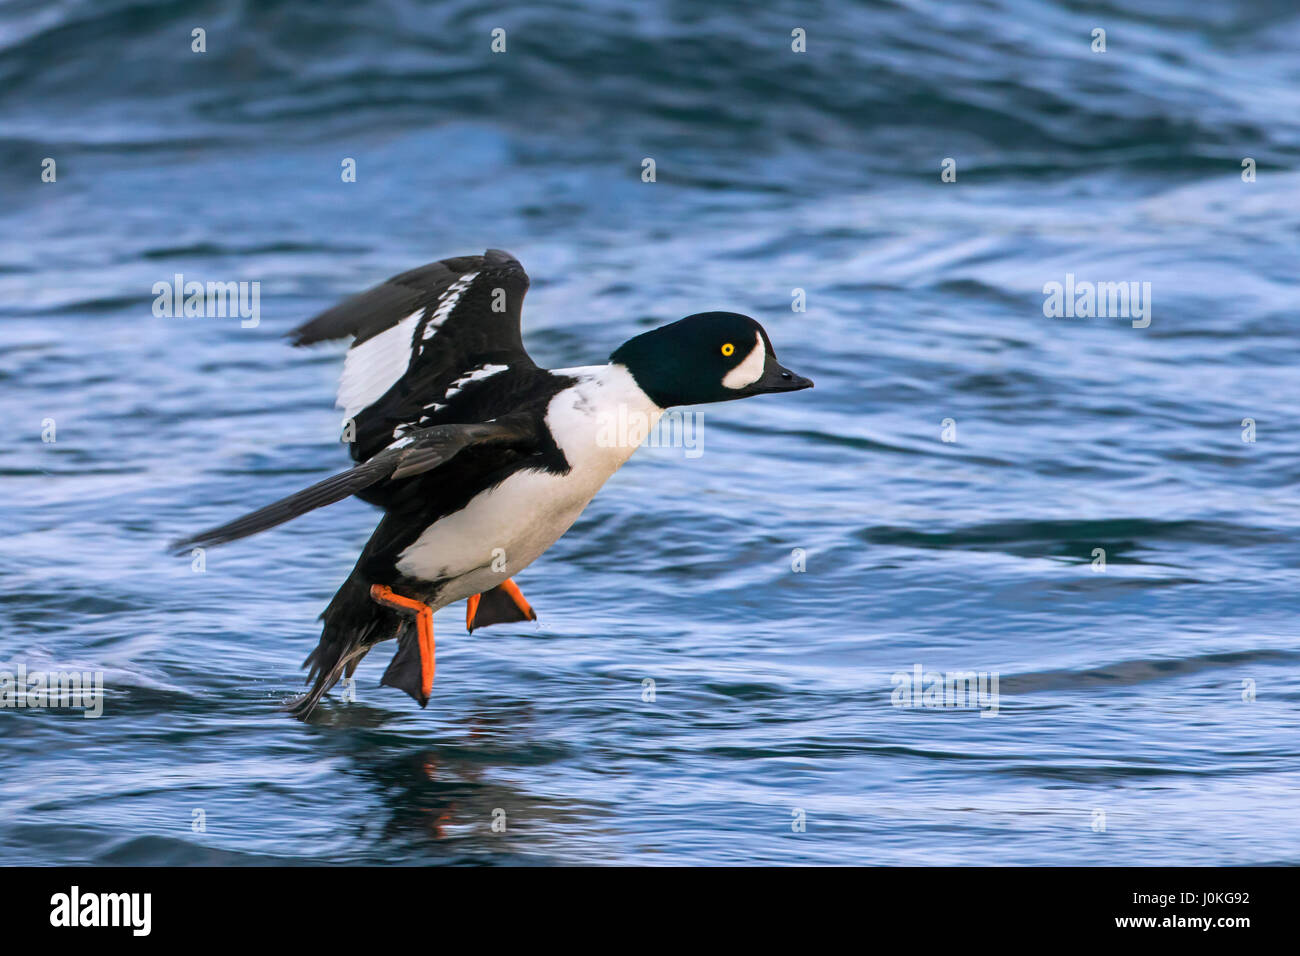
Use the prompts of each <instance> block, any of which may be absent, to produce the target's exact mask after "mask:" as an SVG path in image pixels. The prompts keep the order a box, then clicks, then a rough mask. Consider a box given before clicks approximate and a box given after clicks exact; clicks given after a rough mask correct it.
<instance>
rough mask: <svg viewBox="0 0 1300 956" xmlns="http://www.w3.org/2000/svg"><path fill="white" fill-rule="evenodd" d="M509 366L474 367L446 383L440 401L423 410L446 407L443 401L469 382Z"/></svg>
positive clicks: (438, 409) (436, 409) (433, 410)
mask: <svg viewBox="0 0 1300 956" xmlns="http://www.w3.org/2000/svg"><path fill="white" fill-rule="evenodd" d="M509 367H510V366H509V365H480V366H479V367H478V368H476V369H474V371H472V372H468V373H466V374H464V375H462V376H461V377H460V378H458V379H456V381H454V382H452V383H451V384H450V385H448V386H447V394H445V395H443V396H442V402H431V403H430V404H428V405H425V406H424V409H425V411H430V412H440V411H442V410H443V409H444V408H446V407H447V406H446V405H445V404H443V402H446V400H447V399H449V398H451V397H452V396H453V395H455V394H457V393H458V392H460V390H461V389H463V388H464V387H465V386H466V385H468V384H469V383H470V382H477V381H481V380H482V379H485V378H490V377H492V376H493V375H496V374H497V373H498V372H504V371H505V370H506V369H508V368H509Z"/></svg>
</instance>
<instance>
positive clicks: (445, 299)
mask: <svg viewBox="0 0 1300 956" xmlns="http://www.w3.org/2000/svg"><path fill="white" fill-rule="evenodd" d="M477 278H478V273H477V272H466V273H465V274H464V275H463V276H461V277H460V278H459V279H457V280H456V281H455V282H453V283H452V284H451V285H449V286H447V291H446V292H444V293H443V294H442V298H440V299H439V300H438V307H437V308H436V309H434V310H433V315H432V316H430V318H429V324H428V325H426V326H425V327H424V334H423V335H422V336H421V338H422V339H431V338H433V336H434V334H435V333H436V332H437V331H438V328H439V326H441V325H442V323H443V322H446V321H447V316H449V315H451V310H452V309H454V308H456V303H457V302H459V301H460V297H461V295H462V294H464V292H465V290H466V289H468V288H469V284H470V283H471V282H473V281H474V280H475V279H477Z"/></svg>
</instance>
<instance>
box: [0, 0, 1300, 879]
mask: <svg viewBox="0 0 1300 956" xmlns="http://www.w3.org/2000/svg"><path fill="white" fill-rule="evenodd" d="M1142 6H1143V7H1145V8H1146V9H1145V10H1144V12H1141V13H1135V12H1133V11H1131V10H1130V9H1129V5H1127V4H1104V3H1103V4H1090V5H1087V6H1079V5H1075V4H1070V3H1065V4H1060V3H1051V2H1045V0H1040V2H984V3H980V4H973V5H954V4H948V3H940V2H934V3H928V2H917V3H890V4H881V5H871V6H857V5H853V6H850V5H847V4H834V5H829V4H828V5H820V6H819V8H818V9H817V10H816V11H809V10H807V9H806V8H803V7H802V5H801V6H800V7H798V8H796V7H794V6H789V7H786V8H782V7H780V6H779V5H777V6H771V7H770V8H769V9H766V10H758V9H756V8H753V7H752V6H751V5H747V4H739V3H736V4H711V5H709V6H708V8H707V11H708V12H705V10H704V9H702V8H701V7H700V6H699V5H697V4H688V3H671V2H670V3H655V4H646V5H643V6H634V7H628V6H625V5H621V4H619V5H616V4H612V3H610V4H606V3H599V2H587V3H570V4H562V5H555V6H550V7H547V8H539V7H537V6H535V5H529V6H528V7H521V6H518V5H500V4H495V3H483V2H478V0H476V2H473V3H470V2H455V3H442V4H437V5H428V6H426V5H422V4H416V3H412V2H406V0H392V2H388V3H383V4H373V5H360V4H354V3H340V2H328V3H313V4H310V5H292V4H280V3H255V2H245V3H235V2H226V3H223V2H213V3H208V4H199V5H197V6H196V7H195V8H194V10H193V11H192V12H180V10H179V9H178V7H177V6H176V5H173V4H164V3H161V2H144V3H132V4H127V3H123V2H103V0H97V2H65V3H52V2H18V3H11V4H9V5H8V6H7V7H6V8H5V10H4V11H3V13H0V191H2V192H0V195H3V199H4V202H3V204H2V206H0V314H2V315H3V324H2V325H0V342H3V354H2V356H0V396H2V403H0V414H2V415H3V420H4V422H5V424H6V425H7V426H8V428H9V435H10V440H9V441H7V442H6V443H5V444H4V445H3V447H2V448H0V455H2V456H3V457H2V458H0V473H2V474H3V476H4V487H5V488H6V490H7V493H6V494H5V495H4V499H3V503H2V504H0V509H2V512H3V513H2V514H0V520H2V521H3V524H4V526H5V528H6V529H7V534H6V535H5V536H4V537H3V538H2V539H0V573H2V574H3V577H2V579H0V580H3V585H2V586H0V587H2V591H0V624H2V626H0V662H7V664H8V665H10V666H16V665H17V664H19V663H23V664H25V665H26V666H27V667H28V668H29V669H33V670H36V669H59V670H62V669H67V668H73V667H75V668H79V669H87V670H98V671H103V672H104V681H105V686H106V700H105V705H104V715H103V716H102V717H101V718H100V719H98V720H86V719H83V718H82V717H81V716H80V715H79V714H77V713H75V712H69V711H44V712H32V711H5V712H0V734H2V737H0V766H3V774H2V775H0V853H2V855H3V858H4V859H5V860H6V861H8V862H26V863H123V864H125V863H218V864H225V863H267V862H324V861H331V862H347V863H449V862H506V863H510V862H513V863H577V862H584V863H627V862H639V863H665V864H682V863H713V864H719V863H721V864H729V863H742V862H763V863H918V864H952V863H976V864H994V863H1027V864H1028V863H1079V864H1102V863H1121V864H1129V863H1170V864H1173V863H1182V864H1205V863H1277V862H1290V863H1295V862H1297V861H1300V852H1298V851H1297V845H1298V843H1300V814H1297V812H1296V808H1297V787H1298V786H1300V773H1298V772H1297V761H1296V758H1297V742H1296V741H1297V736H1296V733H1295V719H1296V713H1297V705H1298V704H1300V678H1298V676H1297V674H1298V671H1297V664H1298V663H1300V649H1297V646H1296V622H1295V613H1296V600H1295V594H1296V590H1297V588H1296V585H1297V582H1298V576H1297V572H1296V568H1297V565H1300V545H1298V544H1297V528H1298V526H1300V506H1298V505H1297V500H1296V495H1295V476H1296V467H1297V446H1296V441H1295V423H1294V415H1295V403H1296V398H1297V393H1296V388H1295V372H1294V369H1295V367H1296V365H1297V363H1298V362H1300V347H1298V346H1297V337H1296V334H1295V331H1296V323H1295V320H1294V310H1295V302H1296V294H1297V281H1296V277H1295V276H1296V264H1297V259H1296V255H1295V247H1296V241H1297V234H1298V233H1300V203H1298V202H1297V196H1298V195H1300V172H1298V171H1297V170H1298V169H1300V122H1297V116H1300V112H1298V111H1297V106H1300V96H1298V95H1297V89H1300V86H1298V85H1297V80H1300V29H1297V28H1298V27H1300V22H1298V18H1297V14H1296V12H1295V9H1294V7H1293V5H1292V4H1289V3H1282V2H1276V3H1270V2H1255V3H1237V4H1229V5H1222V6H1219V7H1207V6H1205V5H1193V4H1184V3H1172V2H1169V3H1159V4H1144V5H1142ZM198 26H201V27H204V28H205V29H206V31H207V50H208V52H206V53H204V54H195V53H193V52H191V50H190V35H191V33H190V31H191V30H192V29H193V28H194V27H198ZM496 27H503V28H505V29H506V31H507V52H506V53H505V54H504V55H501V54H492V53H491V52H490V51H489V44H490V42H491V37H490V34H491V31H492V30H493V29H494V28H496ZM795 27H801V28H803V29H805V30H806V32H807V37H808V41H807V42H808V52H807V53H806V54H802V55H801V54H795V53H793V52H791V49H790V42H791V39H790V32H791V30H792V29H793V28H795ZM1094 27H1103V28H1105V29H1106V30H1107V51H1106V52H1105V53H1104V54H1103V53H1094V52H1093V51H1092V50H1091V49H1090V43H1091V33H1092V30H1093V28H1094ZM45 157H51V158H53V159H55V160H56V162H57V181H56V182H54V183H43V182H41V180H40V170H41V161H42V159H43V158H45ZM646 157H650V158H653V159H655V161H656V174H657V181H656V182H654V183H645V182H642V180H641V171H642V160H643V159H644V158H646ZM946 157H952V158H954V159H956V161H957V181H956V182H953V183H944V182H941V178H940V170H941V164H942V162H943V160H944V158H946ZM1244 157H1250V158H1252V159H1254V160H1255V163H1256V165H1257V173H1258V175H1257V180H1256V181H1255V182H1253V183H1246V182H1243V180H1242V177H1241V171H1242V166H1241V163H1242V159H1243V158H1244ZM345 158H352V159H354V160H355V161H356V165H357V181H356V182H355V183H343V182H342V181H341V176H340V169H341V163H342V162H343V160H344V159H345ZM487 246H496V247H501V248H505V249H509V250H511V251H512V252H513V253H515V254H516V255H517V256H518V257H519V258H520V259H521V261H522V262H523V263H524V264H525V266H526V267H527V268H528V270H529V272H530V273H531V275H532V277H533V289H532V292H531V293H530V295H529V299H528V303H527V305H526V307H525V331H526V341H527V344H528V346H529V348H530V350H531V351H532V353H533V355H534V356H535V357H536V358H537V360H538V361H539V362H541V363H543V364H547V365H551V366H553V367H559V366H569V365H576V364H583V363H589V362H598V361H601V360H603V358H604V357H605V356H606V355H607V354H608V353H609V351H610V350H612V349H613V348H614V347H615V346H616V345H618V344H619V343H620V342H622V341H623V340H624V339H626V338H628V337H629V336H630V335H632V334H634V333H635V332H637V331H640V330H642V329H643V328H646V327H651V326H653V325H656V324H662V323H664V322H667V321H671V320H674V319H676V318H678V317H680V316H682V315H685V314H688V313H691V312H695V311H701V310H705V309H712V308H730V309H737V310H740V311H744V312H748V313H750V314H753V315H755V316H757V317H759V318H760V320H761V321H763V322H764V324H765V325H766V326H767V328H768V330H769V332H770V333H771V335H772V337H773V339H774V341H775V343H776V345H777V348H778V352H779V354H780V356H781V359H782V361H783V362H784V363H785V364H787V365H788V366H789V367H791V368H793V369H795V370H796V371H799V372H801V373H803V374H807V375H810V376H811V377H813V378H814V379H815V380H816V382H817V388H816V389H815V390H814V391H811V392H802V393H799V394H797V395H787V396H773V397H768V398H762V399H755V400H752V401H747V402H738V403H732V404H728V405H723V406H716V407H710V408H705V409H703V416H704V431H703V434H702V438H703V446H702V450H703V453H702V454H700V455H698V456H697V457H691V456H688V455H687V454H686V453H685V451H684V450H683V449H681V448H658V449H645V450H643V451H641V452H639V453H638V454H637V456H636V457H635V458H634V459H633V460H632V462H631V463H629V465H628V466H627V467H625V468H624V469H623V471H621V472H620V473H619V474H617V475H616V476H615V477H614V479H613V480H612V481H611V482H610V483H609V485H608V486H607V487H606V488H605V490H604V491H603V492H602V493H601V495H599V496H598V497H597V499H596V501H595V502H594V503H593V505H592V506H591V507H590V508H589V509H588V511H587V512H586V514H585V515H584V516H583V517H582V519H581V520H580V521H579V522H578V524H577V525H576V526H575V527H574V528H573V530H572V531H571V532H570V533H569V534H568V536H566V537H565V538H563V539H562V540H561V541H560V542H559V543H558V544H557V545H556V546H555V547H554V548H553V549H552V550H551V551H550V552H548V553H547V554H546V555H545V556H544V557H543V558H542V559H541V560H540V561H538V562H537V563H536V564H535V565H533V566H532V567H531V568H529V569H527V570H526V571H524V572H523V573H522V574H520V575H519V581H520V583H521V586H522V588H523V590H524V592H525V593H526V594H527V595H528V597H529V599H530V600H531V601H532V603H533V604H534V606H535V607H536V608H537V609H538V611H539V614H540V617H541V623H542V625H544V626H542V627H537V626H536V625H531V624H530V625H527V626H506V627H497V628H493V629H491V630H488V631H484V632H480V633H476V634H475V635H473V636H472V637H469V636H466V635H465V633H464V629H463V618H462V611H461V608H460V607H459V606H455V607H452V608H448V609H447V610H445V611H444V612H441V613H440V614H439V616H438V621H437V629H438V634H439V661H438V677H437V683H436V685H435V692H434V696H433V699H432V701H431V703H430V705H429V707H428V709H427V710H425V711H421V710H419V709H418V708H417V707H415V706H414V704H413V703H412V702H411V701H410V700H409V699H408V698H407V697H405V696H404V695H402V694H400V693H398V692H396V691H392V690H389V689H380V688H379V687H378V686H377V685H378V679H379V675H380V673H381V672H382V669H383V667H384V665H385V664H386V662H387V660H388V657H389V656H390V654H389V650H388V648H389V647H391V645H388V646H385V647H384V648H382V649H381V651H380V652H377V653H375V654H373V655H371V657H370V658H369V659H368V660H367V661H366V663H365V665H364V666H363V667H362V670H361V672H360V680H359V683H358V696H359V700H358V702H357V703H355V704H341V703H339V702H338V701H337V699H334V700H333V701H332V702H330V703H327V704H326V705H325V706H324V707H323V708H322V710H321V711H320V713H319V719H318V720H317V721H316V722H315V723H313V724H311V725H306V726H304V725H302V724H299V723H297V722H295V721H293V720H290V719H287V718H286V717H285V716H284V715H283V714H282V713H281V712H280V711H279V710H278V709H277V708H278V705H279V704H280V703H281V702H283V701H284V700H285V699H287V698H288V697H290V696H291V695H292V694H294V693H296V692H297V691H298V690H299V688H300V684H299V680H300V672H299V671H298V669H297V667H298V664H299V663H300V661H301V660H302V658H303V657H304V656H305V655H306V653H307V652H308V650H309V649H310V648H311V647H312V646H314V644H315V642H316V639H317V637H318V634H319V630H318V625H317V623H316V621H315V617H316V615H317V614H318V613H319V611H320V610H321V609H322V607H323V606H324V604H325V603H326V601H327V600H328V598H329V597H330V595H331V594H332V593H333V591H334V589H335V588H336V587H337V586H338V584H339V583H340V582H341V581H342V580H343V578H344V576H345V575H346V573H347V571H348V569H349V568H350V566H351V563H352V561H353V559H354V557H355V554H356V552H357V550H358V549H359V548H360V546H361V545H362V543H363V542H364V541H365V539H366V537H367V536H368V534H369V532H370V529H371V528H372V526H373V524H374V521H375V515H374V513H373V511H371V510H370V509H369V508H368V507H367V506H365V505H362V504H360V503H357V502H346V503H344V504H341V505H337V506H335V507H333V508H331V509H329V510H328V511H326V512H322V513H318V514H315V515H312V516H309V517H307V518H304V519H302V520H300V521H298V522H296V523H294V524H292V525H289V526H286V527H284V528H282V529H279V530H276V531H274V532H271V533H270V534H267V535H265V536H262V537H260V538H255V539H251V540H249V541H247V542H242V543H238V544H235V545H232V546H229V547H226V548H223V549H217V550H213V551H211V552H210V553H209V554H208V562H207V567H206V571H204V572H203V573H195V572H194V571H193V570H191V566H190V563H189V562H188V561H187V560H185V559H172V558H168V557H167V556H166V555H165V554H164V552H163V548H164V545H165V543H166V542H167V541H168V540H170V539H171V538H173V537H175V536H177V535H179V534H182V533H185V532H190V531H194V530H197V529H199V528H202V527H206V526H209V525H211V524H213V523H216V522H218V521H222V520H225V519H227V518H229V517H232V516H233V515H235V514H237V513H239V512H241V511H243V510H247V509H249V508H252V507H255V506H257V505H260V504H262V503H265V502H266V501H269V500H271V499H273V498H275V497H278V496H280V495H282V494H285V493H288V492H290V491H292V490H295V489H296V488H298V487H300V486H302V485H304V484H306V483H308V482H310V481H312V480H315V479H317V478H319V477H322V476H324V475H326V474H329V473H331V472H332V471H334V470H337V469H339V468H341V467H343V466H344V464H345V461H346V459H345V455H344V451H343V449H342V447H341V446H339V445H338V444H337V441H336V438H337V423H338V413H337V411H336V410H334V409H333V408H332V407H331V403H332V400H333V386H334V379H335V376H336V374H337V372H338V369H339V367H340V364H341V359H340V355H339V350H338V349H336V348H329V347H326V348H322V349H317V350H294V349H291V348H290V347H288V346H287V345H286V344H285V343H284V341H283V340H282V339H281V338H280V336H281V334H282V333H283V332H285V331H287V330H288V329H289V328H291V327H292V326H294V325H295V324H297V323H298V322H300V321H302V320H303V319H305V318H307V317H309V316H311V315H312V314H313V313H314V312H316V311H317V310H320V309H322V308H324V307H326V306H328V305H330V304H331V303H333V302H334V301H336V300H337V299H339V298H340V297H342V296H344V295H347V294H349V293H351V292H353V291H356V290H357V289H360V288H362V287H364V286H366V285H368V284H370V283H372V282H374V281H376V280H378V279H380V278H383V277H385V276H387V275H390V274H392V273H395V272H397V271H400V270H402V269H406V268H409V267H412V266H414V265H417V264H420V263H422V262H425V261H428V260H431V259H435V258H439V257H442V256H446V255H456V254H465V253H472V252H477V251H481V250H482V249H483V248H485V247H487ZM176 273H181V274H183V275H184V276H185V277H186V278H187V279H197V280H200V281H209V280H212V281H258V282H260V284H261V285H260V292H261V300H260V305H261V313H260V324H258V325H257V326H256V327H254V328H241V326H240V322H239V321H238V320H237V319H230V318H205V319H176V318H156V317H154V315H153V314H152V312H151V305H152V301H153V293H152V292H151V289H152V286H153V284H154V283H156V282H165V281H170V280H171V279H172V277H173V276H174V275H175V274H176ZM1067 274H1073V275H1074V276H1075V277H1076V278H1077V279H1078V280H1080V281H1092V282H1111V281H1115V282H1118V281H1125V282H1128V281H1134V282H1139V283H1142V282H1149V283H1151V290H1152V291H1151V305H1152V308H1151V313H1150V315H1151V323H1150V325H1149V327H1147V328H1134V327H1133V326H1132V322H1131V321H1129V320H1127V319H1123V318H1113V317H1108V318H1047V317H1045V316H1044V313H1043V303H1044V294H1043V287H1044V285H1045V283H1048V282H1054V281H1055V282H1064V281H1065V277H1066V275H1067ZM795 289H803V290H804V292H805V294H806V299H807V311H806V312H802V313H799V312H794V311H792V308H791V304H792V301H793V300H792V295H793V290H795ZM1247 418H1249V419H1252V420H1253V421H1254V423H1255V441H1254V442H1253V443H1252V442H1246V441H1243V434H1244V433H1245V431H1246V429H1247V427H1248V426H1243V424H1242V421H1243V419H1247ZM46 419H52V420H53V423H54V428H55V429H56V431H55V437H56V441H54V442H44V441H42V432H43V430H45V429H46V427H47V426H46V425H44V424H43V422H44V421H45V420H46ZM945 419H951V420H952V422H953V424H952V426H950V428H955V436H954V435H953V434H952V433H951V431H950V432H949V435H948V437H955V438H956V440H955V441H951V442H949V441H944V440H943V439H944V434H943V429H944V425H943V423H944V420H945ZM796 548H799V549H803V550H804V552H805V561H806V570H805V571H803V572H796V571H794V570H792V564H793V563H795V557H794V556H793V552H794V549H796ZM1098 548H1100V549H1103V550H1104V557H1105V569H1104V571H1102V570H1100V568H1099V567H1095V565H1096V559H1095V558H1094V550H1095V549H1098ZM918 664H919V665H921V667H922V668H923V669H924V670H925V671H950V670H975V671H986V672H990V673H991V674H992V673H996V674H997V675H998V677H999V698H998V709H997V715H996V717H993V718H984V717H981V716H980V708H978V707H964V708H961V707H953V708H948V707H943V708H927V707H917V708H906V707H896V706H893V705H892V703H891V693H892V691H893V689H894V684H893V683H892V680H891V679H892V678H893V677H894V675H895V674H909V673H911V672H912V669H913V667H914V666H915V665H918ZM646 679H650V680H653V681H654V682H655V684H654V688H655V694H654V700H653V701H652V702H651V701H645V700H643V688H644V684H643V681H645V680H646ZM1252 688H1253V697H1254V699H1253V700H1251V699H1250V698H1251V697H1252ZM497 810H501V811H504V814H505V819H506V821H507V829H506V831H505V832H504V833H500V832H493V830H492V821H493V817H494V811H497ZM800 812H802V815H803V817H802V818H803V820H804V821H805V823H806V831H805V832H795V829H796V827H795V826H794V825H795V824H797V823H798V822H799V820H800V815H799V814H800ZM497 816H498V817H499V816H500V814H497ZM200 818H201V821H202V823H203V827H204V828H203V829H199V830H196V827H197V826H198V823H197V822H196V821H198V820H200ZM1103 827H1104V828H1103Z"/></svg>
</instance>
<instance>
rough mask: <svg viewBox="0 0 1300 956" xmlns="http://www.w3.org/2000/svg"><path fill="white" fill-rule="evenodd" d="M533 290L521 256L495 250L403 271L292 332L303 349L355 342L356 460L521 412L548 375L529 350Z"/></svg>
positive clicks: (347, 371) (351, 364)
mask: <svg viewBox="0 0 1300 956" xmlns="http://www.w3.org/2000/svg"><path fill="white" fill-rule="evenodd" d="M527 291H528V274H527V273H526V272H524V269H523V266H521V265H520V264H519V262H518V261H517V260H516V259H515V258H514V256H512V255H510V254H509V253H508V252H502V251H501V250H499V249H489V250H487V252H485V253H484V254H483V255H481V256H460V257H457V258H454V259H443V260H441V261H439V262H433V263H430V264H429V265H426V266H421V267H420V268H418V269H412V270H411V271H410V272H403V273H402V274H401V275H397V276H394V277H393V278H391V279H389V280H387V281H386V282H383V283H381V284H379V285H377V286H375V287H374V288H372V289H368V290H367V291H365V292H362V293H360V294H359V295H355V296H353V297H352V298H350V299H347V300H345V301H344V302H341V303H339V304H338V305H336V306H334V308H332V309H329V310H327V311H325V312H322V313H321V314H320V315H318V316H316V318H314V319H312V320H311V321H310V322H307V323H306V324H304V325H302V326H300V327H299V328H297V329H295V330H293V331H292V332H291V333H289V334H290V337H291V339H292V341H293V344H294V345H309V344H311V343H313V342H321V341H324V340H326V339H337V338H342V337H344V336H352V339H353V341H352V347H351V348H350V349H349V350H348V353H347V359H346V360H345V362H344V366H343V375H342V378H341V380H340V382H339V392H338V405H339V407H340V408H342V409H343V414H344V423H345V427H346V426H347V424H348V422H351V436H352V442H351V451H352V457H353V459H354V460H356V461H366V460H367V459H369V458H371V457H372V456H374V455H376V454H378V453H379V452H381V451H382V450H383V449H384V448H386V447H388V446H389V445H390V444H392V442H393V441H394V440H395V439H398V438H401V437H402V436H403V435H406V434H408V433H410V432H411V431H412V430H414V429H417V428H422V427H428V426H431V425H439V424H446V423H453V422H473V421H487V420H489V419H492V418H496V417H498V416H500V415H504V414H508V413H509V412H511V411H512V410H513V408H514V407H515V405H516V404H517V402H518V401H519V400H520V398H521V397H522V396H526V395H527V394H528V393H529V392H530V391H531V390H533V388H534V386H535V384H536V382H537V380H538V377H539V376H545V375H546V374H548V373H546V372H545V371H544V370H542V369H539V368H538V367H537V365H536V364H535V363H534V362H533V360H532V359H531V358H530V357H529V356H528V353H527V352H526V351H524V345H523V337H522V333H521V330H520V312H521V310H522V308H523V302H524V294H525V293H526V292H527ZM489 383H490V385H489Z"/></svg>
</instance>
